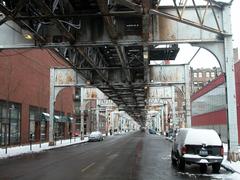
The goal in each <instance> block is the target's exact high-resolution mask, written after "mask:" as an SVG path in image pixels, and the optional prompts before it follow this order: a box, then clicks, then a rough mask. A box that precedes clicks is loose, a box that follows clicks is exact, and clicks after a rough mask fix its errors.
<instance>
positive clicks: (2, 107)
mask: <svg viewBox="0 0 240 180" xmlns="http://www.w3.org/2000/svg"><path fill="white" fill-rule="evenodd" d="M20 112H21V105H20V104H17V103H13V102H7V101H0V146H4V145H15V144H20V122H21V113H20Z"/></svg>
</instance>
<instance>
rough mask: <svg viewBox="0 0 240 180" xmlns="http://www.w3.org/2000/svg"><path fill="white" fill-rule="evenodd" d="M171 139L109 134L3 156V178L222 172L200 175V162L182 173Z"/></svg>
mask: <svg viewBox="0 0 240 180" xmlns="http://www.w3.org/2000/svg"><path fill="white" fill-rule="evenodd" d="M170 153H171V142H169V141H167V140H166V139H164V138H163V137H161V136H159V135H150V134H147V133H142V132H134V133H128V134H125V135H115V136H110V137H106V138H105V139H104V140H103V141H102V142H92V143H83V144H77V145H72V146H68V147H64V148H58V149H54V150H49V151H45V152H43V153H36V154H31V155H23V156H19V157H16V158H11V159H4V160H0V169H1V173H0V179H1V180H9V179H24V180H28V179H29V180H30V179H37V180H38V179H39V180H40V179H42V180H48V179H49V180H55V179H56V180H57V179H58V180H59V179H63V180H66V179H68V180H75V179H86V180H88V179H89V180H93V179H95V180H108V179H109V180H110V179H114V180H127V179H129V180H130V179H131V180H138V179H139V180H151V179H152V180H155V179H156V180H158V179H166V180H169V179H174V180H175V179H186V178H198V179H201V178H203V179H211V178H212V177H213V176H214V177H221V178H223V177H225V176H226V177H227V176H228V174H229V173H230V172H227V171H225V170H224V169H223V168H221V170H220V174H218V175H212V174H211V168H210V167H209V168H208V171H207V174H205V175H200V174H199V169H198V166H196V167H195V166H193V167H192V166H191V167H190V166H189V167H188V166H187V167H186V172H184V173H180V172H178V171H177V170H176V169H175V168H174V167H172V165H171V160H170Z"/></svg>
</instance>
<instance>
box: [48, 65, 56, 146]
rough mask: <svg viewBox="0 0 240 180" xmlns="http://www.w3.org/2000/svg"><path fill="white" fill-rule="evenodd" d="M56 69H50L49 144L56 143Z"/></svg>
mask: <svg viewBox="0 0 240 180" xmlns="http://www.w3.org/2000/svg"><path fill="white" fill-rule="evenodd" d="M54 76H55V69H54V68H51V69H50V103H49V116H50V117H49V133H48V135H49V146H53V145H54V138H53V135H54V127H53V118H54V103H55V101H54V99H55V93H54V92H55V90H54V78H55V77H54Z"/></svg>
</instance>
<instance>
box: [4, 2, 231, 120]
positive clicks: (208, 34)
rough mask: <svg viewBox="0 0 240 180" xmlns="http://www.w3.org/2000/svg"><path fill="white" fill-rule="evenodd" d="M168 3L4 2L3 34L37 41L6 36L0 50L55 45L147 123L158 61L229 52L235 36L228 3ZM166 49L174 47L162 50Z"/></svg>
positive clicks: (93, 83)
mask: <svg viewBox="0 0 240 180" xmlns="http://www.w3.org/2000/svg"><path fill="white" fill-rule="evenodd" d="M165 2H167V3H168V4H167V3H165ZM165 2H164V1H161V0H146V1H145V0H108V1H107V0H84V1H79V0H61V1H60V0H6V1H5V0H0V11H1V12H2V13H3V14H2V16H1V18H0V25H2V28H3V31H4V32H5V33H6V29H9V28H11V31H12V30H15V31H16V32H15V33H16V34H18V35H19V36H22V35H23V31H24V33H28V34H29V35H30V37H31V36H32V37H33V39H32V40H28V41H26V40H24V39H23V38H21V37H19V38H15V39H10V40H9V39H7V37H6V35H4V36H5V37H3V36H1V35H0V38H1V40H0V44H1V45H0V48H2V49H7V48H37V47H40V48H50V49H51V50H52V51H53V52H55V53H56V54H58V55H59V56H61V57H62V58H63V59H64V60H65V61H66V62H67V63H69V64H70V65H71V66H72V67H73V68H74V69H75V70H76V71H77V72H79V73H80V74H81V75H82V76H83V77H84V78H85V79H87V80H88V81H89V82H90V83H91V85H93V86H96V87H97V88H99V89H100V90H101V91H102V92H103V93H105V94H106V95H107V96H108V97H109V98H110V99H112V100H113V101H114V102H115V103H116V104H117V105H118V106H119V107H120V108H121V109H122V110H125V111H126V112H127V113H128V114H129V115H130V116H132V117H133V118H134V119H135V120H136V121H137V122H139V123H140V124H145V114H146V111H145V105H146V102H145V99H146V98H147V96H148V93H147V92H148V91H147V86H148V85H149V83H150V79H149V64H150V60H163V61H164V60H174V59H175V58H176V56H177V53H178V51H179V48H178V45H177V43H191V44H193V45H194V44H195V45H199V44H201V46H203V47H206V46H205V45H206V44H209V43H215V44H217V46H220V47H223V45H224V37H225V36H228V35H229V34H228V33H229V32H227V31H225V29H224V21H223V13H222V11H223V8H224V7H225V5H226V4H224V3H219V2H216V1H213V0H201V3H200V4H199V3H197V2H199V1H196V0H192V1H190V0H189V1H188V0H172V1H170V0H169V1H165ZM12 21H13V22H14V23H13V22H12ZM0 34H1V28H0ZM159 44H168V45H169V46H167V47H165V48H156V46H157V45H159ZM219 57H220V56H219ZM220 61H222V62H224V60H221V59H220ZM222 64H224V63H222Z"/></svg>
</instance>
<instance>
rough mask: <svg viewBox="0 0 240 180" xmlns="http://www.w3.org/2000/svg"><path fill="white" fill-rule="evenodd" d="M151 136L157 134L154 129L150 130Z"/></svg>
mask: <svg viewBox="0 0 240 180" xmlns="http://www.w3.org/2000/svg"><path fill="white" fill-rule="evenodd" d="M148 132H149V134H156V131H155V130H153V129H148Z"/></svg>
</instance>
